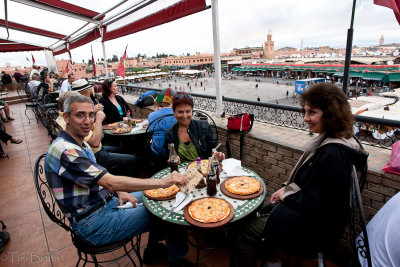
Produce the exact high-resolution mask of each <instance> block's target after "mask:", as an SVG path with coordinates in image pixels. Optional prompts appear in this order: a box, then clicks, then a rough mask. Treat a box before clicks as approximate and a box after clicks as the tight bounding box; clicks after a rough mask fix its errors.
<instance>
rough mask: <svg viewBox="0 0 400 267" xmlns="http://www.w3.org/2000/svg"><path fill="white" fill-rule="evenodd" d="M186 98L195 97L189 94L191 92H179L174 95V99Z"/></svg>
mask: <svg viewBox="0 0 400 267" xmlns="http://www.w3.org/2000/svg"><path fill="white" fill-rule="evenodd" d="M184 98H186V99H188V100H193V97H192V96H191V95H189V94H182V93H177V94H176V95H175V96H174V100H179V99H184Z"/></svg>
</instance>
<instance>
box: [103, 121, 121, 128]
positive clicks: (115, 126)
mask: <svg viewBox="0 0 400 267" xmlns="http://www.w3.org/2000/svg"><path fill="white" fill-rule="evenodd" d="M118 126H119V123H118V122H114V123H110V124H106V125H104V126H103V129H104V130H112V129H114V128H117V127H118Z"/></svg>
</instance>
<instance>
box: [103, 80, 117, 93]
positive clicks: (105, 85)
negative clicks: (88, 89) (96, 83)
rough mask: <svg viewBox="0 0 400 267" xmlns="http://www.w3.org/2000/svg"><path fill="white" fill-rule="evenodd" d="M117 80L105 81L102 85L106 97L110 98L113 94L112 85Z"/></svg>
mask: <svg viewBox="0 0 400 267" xmlns="http://www.w3.org/2000/svg"><path fill="white" fill-rule="evenodd" d="M114 81H115V80H114V79H112V78H109V79H105V80H104V81H103V83H102V84H101V89H102V90H101V94H102V96H104V97H109V96H110V94H111V85H112V83H113V82H114Z"/></svg>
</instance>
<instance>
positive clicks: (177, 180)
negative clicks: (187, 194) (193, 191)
mask: <svg viewBox="0 0 400 267" xmlns="http://www.w3.org/2000/svg"><path fill="white" fill-rule="evenodd" d="M163 180H164V182H165V187H170V186H172V185H174V184H177V185H186V184H187V183H188V182H189V179H188V178H187V177H186V176H184V175H182V174H180V173H179V172H176V171H174V172H172V173H170V174H169V175H168V176H166V177H165V178H163Z"/></svg>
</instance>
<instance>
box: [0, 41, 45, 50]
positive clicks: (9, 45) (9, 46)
mask: <svg viewBox="0 0 400 267" xmlns="http://www.w3.org/2000/svg"><path fill="white" fill-rule="evenodd" d="M43 49H44V47H42V46H35V45H31V44H25V43H17V42H13V41H9V40H5V39H0V51H1V52H22V51H39V50H43Z"/></svg>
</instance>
